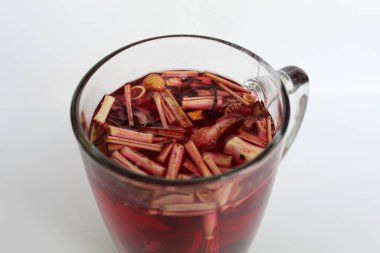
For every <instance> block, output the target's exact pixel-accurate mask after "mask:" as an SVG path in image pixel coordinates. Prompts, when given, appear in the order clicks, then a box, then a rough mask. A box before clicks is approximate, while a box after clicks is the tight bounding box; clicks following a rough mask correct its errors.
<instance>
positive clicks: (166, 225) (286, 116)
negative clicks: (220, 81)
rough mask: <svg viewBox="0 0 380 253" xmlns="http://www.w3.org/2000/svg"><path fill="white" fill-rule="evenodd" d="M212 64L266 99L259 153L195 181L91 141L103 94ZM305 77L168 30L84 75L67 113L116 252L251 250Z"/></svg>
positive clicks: (291, 133) (225, 45) (299, 114)
mask: <svg viewBox="0 0 380 253" xmlns="http://www.w3.org/2000/svg"><path fill="white" fill-rule="evenodd" d="M170 69H180V70H182V69H189V70H200V71H210V72H212V73H216V74H220V75H221V76H225V77H227V78H229V79H231V80H233V81H236V82H237V83H239V84H241V85H243V86H244V87H246V88H248V89H251V90H253V91H254V92H255V93H256V94H257V95H258V96H259V97H260V98H261V99H263V100H264V101H265V102H266V104H267V105H268V109H269V112H270V113H271V115H272V117H273V120H274V124H275V127H276V132H277V133H276V136H275V137H274V138H273V141H272V143H271V144H270V145H269V146H268V147H267V148H266V149H265V150H264V151H263V152H262V153H260V154H259V155H258V156H257V157H256V158H255V159H253V160H251V161H249V162H247V163H245V164H243V165H241V166H240V167H238V168H236V169H234V170H232V171H230V172H227V173H225V174H222V175H218V176H213V177H207V178H196V179H192V180H167V179H164V178H158V177H153V176H141V175H139V174H135V173H133V172H130V171H128V170H125V169H123V167H121V166H120V165H118V164H116V163H114V162H113V161H112V160H110V159H108V158H107V157H106V156H104V155H103V154H102V153H101V152H100V151H99V150H98V149H97V148H96V147H95V146H94V145H92V144H91V143H90V141H89V139H88V132H89V125H90V123H91V117H92V114H93V112H94V110H95V108H96V106H97V105H98V103H99V102H100V101H101V99H102V97H103V95H104V94H109V93H110V92H112V91H114V90H116V89H117V88H119V87H121V86H122V85H123V84H125V83H126V82H127V81H131V80H135V79H138V78H140V77H142V76H144V75H146V74H147V73H150V72H162V71H164V70H170ZM308 86H309V85H308V77H307V75H306V74H305V72H304V71H302V70H301V69H299V68H297V67H293V66H290V67H285V68H283V69H281V70H278V71H275V70H274V69H273V68H272V67H271V66H270V65H269V64H267V63H266V62H265V61H264V60H262V59H261V58H260V57H258V56H257V55H256V54H254V53H252V52H251V51H249V50H247V49H245V48H242V47H240V46H238V45H235V44H232V43H230V42H226V41H223V40H220V39H215V38H211V37H205V36H196V35H169V36H161V37H155V38H150V39H146V40H143V41H139V42H136V43H133V44H130V45H128V46H125V47H123V48H121V49H119V50H116V51H115V52H113V53H111V54H110V55H108V56H106V57H105V58H103V59H102V60H101V61H100V62H98V63H97V64H96V65H95V66H94V67H93V68H92V69H91V70H90V71H89V72H88V73H87V74H86V75H85V76H84V77H83V79H82V80H81V82H80V83H79V86H78V88H77V89H76V91H75V94H74V97H73V101H72V105H71V121H72V126H73V129H74V133H75V136H76V138H77V140H78V142H79V144H80V145H79V146H80V152H81V155H82V158H83V162H84V165H85V168H86V171H87V175H88V178H89V181H90V184H91V187H92V190H93V193H94V195H95V198H96V201H97V204H98V206H99V209H100V212H101V214H102V216H103V219H104V221H105V224H106V225H107V228H108V230H109V232H110V234H111V236H112V238H113V240H114V242H115V244H116V246H117V248H118V249H119V251H120V252H127V253H143V252H147V253H148V252H152V253H153V252H156V253H178V252H181V253H203V252H207V253H217V252H220V253H229V252H231V253H243V252H247V251H248V250H249V248H250V245H251V243H252V241H253V238H254V236H255V234H256V231H257V229H258V226H259V224H260V221H261V218H262V216H263V213H264V211H265V207H266V203H267V201H268V198H269V195H270V192H271V188H272V184H273V181H274V178H275V175H276V171H277V168H278V166H279V163H280V161H281V159H282V157H283V156H284V154H285V153H286V151H287V150H288V148H289V147H290V145H291V144H292V142H293V140H294V138H295V136H296V134H297V131H298V129H299V127H300V125H301V122H302V118H303V115H304V112H305V109H306V103H307V99H308Z"/></svg>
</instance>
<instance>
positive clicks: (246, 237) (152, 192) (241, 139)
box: [90, 71, 275, 253]
mask: <svg viewBox="0 0 380 253" xmlns="http://www.w3.org/2000/svg"><path fill="white" fill-rule="evenodd" d="M90 129H91V132H90V139H91V142H92V143H94V144H95V145H96V146H97V147H98V148H99V149H100V150H101V151H102V152H103V153H104V154H105V155H107V156H109V157H110V158H111V159H112V160H114V161H115V162H116V163H118V164H120V165H121V166H123V168H124V169H125V170H128V171H132V172H134V173H137V174H141V175H146V176H147V177H148V176H154V177H163V178H166V179H167V180H194V179H196V178H200V177H211V176H218V175H221V174H223V173H228V172H229V171H232V170H234V169H236V168H238V167H239V166H240V165H242V164H244V163H246V162H248V161H249V160H252V159H253V158H254V157H256V156H257V154H259V153H260V152H262V150H264V149H265V147H266V146H267V145H268V143H270V142H271V141H272V137H273V135H274V134H275V129H274V124H273V121H272V118H271V116H270V114H269V113H268V111H267V109H266V107H265V105H264V103H263V102H262V101H259V100H258V99H257V97H256V96H255V94H253V93H251V92H250V91H247V90H246V89H244V88H242V87H241V86H240V85H238V84H236V83H233V82H232V81H230V80H228V79H226V78H222V77H220V76H216V75H214V74H211V73H207V72H205V73H199V72H196V71H169V72H163V73H159V74H157V73H155V74H150V75H147V76H145V77H143V78H141V79H138V80H136V81H133V82H130V83H128V84H126V85H125V86H123V87H121V88H120V89H118V90H116V91H115V92H113V93H112V94H110V95H107V96H105V97H104V98H103V101H102V103H101V104H99V106H98V108H97V110H96V111H95V113H94V116H93V120H92V124H91V128H90ZM268 171H270V172H268ZM268 173H270V174H268ZM273 174H274V171H273V170H266V169H262V170H258V171H256V172H255V173H252V174H249V175H247V177H246V178H241V177H240V178H237V179H236V181H232V182H229V183H228V185H223V181H221V182H220V184H219V185H218V184H216V183H215V184H214V185H213V186H212V187H208V186H207V185H200V186H199V189H194V187H192V189H189V191H188V192H186V191H185V192H176V191H175V190H174V188H173V191H172V192H170V191H171V189H170V187H167V188H165V190H162V189H161V190H160V189H155V188H154V187H152V188H151V189H142V188H143V187H142V188H141V187H140V186H138V185H137V186H126V185H127V184H125V185H124V184H123V185H121V184H120V183H117V180H114V179H113V177H114V175H111V176H110V175H109V174H107V173H104V174H102V173H97V174H94V175H90V181H91V184H92V187H93V190H94V193H95V196H96V199H97V201H98V204H99V206H100V209H101V212H102V215H103V217H104V219H105V221H106V224H107V226H108V229H109V230H110V232H111V234H112V236H113V239H114V240H115V242H116V244H117V245H118V246H119V248H120V249H124V250H125V249H127V251H126V252H129V253H135V252H136V253H138V252H141V253H142V252H157V253H161V252H162V253H171V252H173V253H174V252H181V253H197V252H199V253H201V252H208V253H217V252H223V253H227V252H231V253H232V252H235V253H236V252H245V251H246V250H247V249H248V248H249V246H250V244H251V241H252V238H253V237H254V235H255V233H256V230H257V228H258V225H259V222H260V220H261V216H262V214H263V212H264V209H265V205H266V202H267V200H268V197H269V194H270V189H271V185H272V183H273ZM168 192H169V193H168Z"/></svg>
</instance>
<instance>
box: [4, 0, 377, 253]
mask: <svg viewBox="0 0 380 253" xmlns="http://www.w3.org/2000/svg"><path fill="white" fill-rule="evenodd" d="M0 6H1V7H0V33H1V35H0V36H1V37H0V94H1V97H0V252H2V253H8V252H62V253H64V252H91V253H98V252H99V253H100V252H107V253H113V252H116V250H115V247H114V245H113V243H112V241H111V239H110V237H109V235H108V233H107V231H106V229H105V226H104V224H103V222H102V220H101V218H100V215H99V212H98V210H97V207H96V205H95V201H94V199H93V197H92V194H91V191H90V187H89V184H88V182H87V179H86V176H85V173H84V169H83V166H82V163H81V159H80V157H79V152H78V149H77V145H76V141H75V139H74V136H73V134H72V131H71V125H70V121H69V104H70V100H71V96H72V94H73V92H74V89H75V87H76V85H77V83H78V82H79V80H80V78H81V77H82V76H83V75H84V74H85V72H86V71H87V70H88V69H89V68H90V67H91V66H92V65H93V64H95V63H96V62H97V61H98V60H99V59H100V58H102V57H103V56H105V55H106V54H108V53H110V52H111V51H113V50H115V49H117V48H119V47H121V46H124V45H126V44H128V43H131V42H134V41H136V40H140V39H143V38H147V37H151V36H156V35H164V34H173V33H192V34H202V35H209V36H214V37H219V38H222V39H225V40H228V41H232V42H235V43H237V44H240V45H242V46H244V47H246V48H248V49H251V50H252V51H254V52H256V53H257V54H258V55H260V56H262V57H263V58H264V59H265V60H267V61H268V62H269V63H270V64H272V66H274V67H275V68H280V67H283V66H286V65H290V64H293V65H297V66H300V67H302V68H303V69H304V70H305V71H306V72H307V73H308V74H309V77H310V82H311V97H310V98H311V99H310V103H309V107H308V111H307V116H306V118H305V122H304V125H303V127H302V129H301V131H300V133H299V136H298V138H297V140H296V142H295V144H294V146H293V147H292V149H291V151H290V152H289V153H288V155H287V157H286V158H285V159H284V160H283V163H282V165H281V168H280V171H279V174H278V177H277V180H276V184H275V187H274V190H273V194H272V197H271V200H270V203H269V206H268V209H267V213H266V215H265V218H264V220H263V223H262V226H261V229H260V231H259V233H258V236H257V238H256V240H255V243H254V245H253V248H252V252H255V253H267V252H270V253H276V252H289V253H305V252H308V253H317V252H318V253H319V252H324V253H325V252H344V253H351V252H352V253H357V252H368V253H372V252H380V242H379V238H378V236H379V235H380V165H379V164H380V158H379V157H380V148H379V143H380V136H379V135H380V134H379V131H380V119H379V118H380V113H379V112H380V76H379V72H380V5H379V1H377V0H361V1H354V0H331V1H322V0H320V1H312V0H288V1H268V0H265V1H264V0H262V1H237V0H235V1H220V0H219V1H217V0H215V1H211V0H208V1H205V0H203V1H200V0H199V1H191V0H187V1H183V0H179V1H178V0H177V1H174V0H173V1H141V0H140V1H128V0H124V1H94V0H93V1H79V0H78V1H67V0H66V1H63V0H56V1H42V0H36V1H10V0H9V1H8V0H5V1H4V0H2V1H1V2H0Z"/></svg>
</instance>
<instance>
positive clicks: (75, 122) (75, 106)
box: [70, 34, 290, 186]
mask: <svg viewBox="0 0 380 253" xmlns="http://www.w3.org/2000/svg"><path fill="white" fill-rule="evenodd" d="M168 38H197V39H205V40H211V41H215V42H219V43H222V44H224V45H227V46H230V47H232V48H235V49H237V50H239V51H241V52H243V53H245V54H247V55H249V56H250V57H252V58H253V59H255V60H256V61H258V62H259V63H260V64H262V65H263V66H264V67H265V68H266V69H267V70H268V72H269V74H270V75H271V76H272V77H274V81H275V82H277V83H278V84H279V85H280V87H281V92H280V93H281V97H282V100H283V103H284V104H283V113H284V115H283V117H282V119H281V127H280V129H279V130H278V131H277V133H276V135H275V137H274V138H273V141H272V142H271V143H270V144H269V146H268V147H266V148H265V149H264V150H263V151H262V152H261V153H260V154H259V155H257V156H256V157H255V158H254V159H252V160H250V161H248V162H246V163H244V164H242V165H239V166H237V167H235V168H234V169H233V170H231V171H228V172H225V173H223V174H221V175H214V176H210V177H199V178H193V179H191V180H178V179H166V178H162V177H156V176H150V175H148V176H146V175H140V174H137V173H134V172H132V171H129V170H127V169H125V168H124V167H122V166H121V165H119V164H117V163H115V162H113V161H112V160H111V159H109V158H108V157H107V156H105V155H104V154H103V153H102V152H100V151H99V150H98V149H97V148H96V147H95V145H93V144H92V143H91V142H90V141H89V139H88V137H87V136H86V133H85V131H83V128H82V124H81V119H80V117H81V113H80V112H79V101H80V98H81V95H82V92H83V89H84V87H85V86H86V84H87V82H88V81H89V80H90V79H91V77H92V76H93V75H94V74H95V72H96V71H97V70H98V69H99V68H100V67H101V66H102V65H103V64H105V63H106V62H107V61H108V60H110V59H111V58H113V57H114V56H116V55H118V54H119V53H121V52H123V51H125V50H127V49H128V48H131V47H134V46H137V45H140V44H143V43H145V42H149V41H154V40H160V39H168ZM289 116H290V102H289V98H288V95H287V91H286V88H285V86H284V85H283V84H282V82H281V81H280V79H279V77H278V76H277V74H276V71H275V70H274V69H273V68H272V67H271V66H270V65H269V64H268V63H267V62H266V61H264V60H263V59H262V58H261V57H259V56H258V55H256V54H255V53H253V52H252V51H250V50H248V49H246V48H244V47H241V46H239V45H237V44H234V43H231V42H228V41H225V40H222V39H218V38H214V37H209V36H203V35H193V34H173V35H163V36H156V37H151V38H147V39H144V40H140V41H137V42H134V43H131V44H128V45H126V46H123V47H121V48H119V49H117V50H115V51H113V52H112V53H110V54H108V55H107V56H105V57H104V58H102V59H101V60H100V61H98V62H97V63H96V64H95V65H94V66H93V67H92V68H91V69H90V70H89V71H88V72H87V73H86V74H85V75H84V76H83V78H82V79H81V80H80V82H79V84H78V86H77V88H76V89H75V92H74V95H73V98H72V101H71V109H70V117H71V124H72V128H73V131H74V135H75V137H76V139H77V141H78V142H79V143H80V145H81V147H82V148H83V149H84V151H85V152H86V153H87V154H88V155H89V156H90V157H91V158H92V159H94V160H95V161H96V162H97V163H99V164H100V165H102V167H104V168H105V169H107V170H111V171H112V172H114V173H116V174H118V175H120V176H122V177H127V178H130V179H132V180H136V181H139V182H142V183H148V184H158V185H167V186H189V185H199V184H204V183H211V182H215V181H219V180H224V179H227V178H229V177H232V176H234V175H236V174H240V173H242V172H244V171H245V168H247V167H250V166H254V165H256V164H258V163H259V162H261V161H263V160H264V159H265V158H266V157H267V156H268V155H269V154H270V153H272V151H273V150H275V148H276V147H277V146H278V145H279V144H280V142H281V141H282V139H283V138H284V136H285V133H286V130H287V128H288V125H289Z"/></svg>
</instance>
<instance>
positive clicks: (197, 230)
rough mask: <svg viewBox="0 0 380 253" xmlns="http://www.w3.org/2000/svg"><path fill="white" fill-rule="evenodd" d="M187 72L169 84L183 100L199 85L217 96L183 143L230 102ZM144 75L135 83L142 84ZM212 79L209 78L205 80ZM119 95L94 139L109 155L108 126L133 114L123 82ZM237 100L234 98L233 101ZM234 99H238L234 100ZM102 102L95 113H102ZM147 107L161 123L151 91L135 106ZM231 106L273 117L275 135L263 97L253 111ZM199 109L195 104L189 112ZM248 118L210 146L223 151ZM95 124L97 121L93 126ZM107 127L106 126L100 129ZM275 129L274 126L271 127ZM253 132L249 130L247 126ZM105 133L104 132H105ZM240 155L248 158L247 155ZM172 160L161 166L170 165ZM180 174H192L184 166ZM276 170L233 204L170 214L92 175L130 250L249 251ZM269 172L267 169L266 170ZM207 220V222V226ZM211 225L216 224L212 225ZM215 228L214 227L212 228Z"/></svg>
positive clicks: (119, 239) (118, 237) (120, 240)
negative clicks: (120, 192) (131, 200)
mask: <svg viewBox="0 0 380 253" xmlns="http://www.w3.org/2000/svg"><path fill="white" fill-rule="evenodd" d="M199 77H200V76H198V77H186V78H182V79H181V81H182V85H181V86H171V87H168V89H169V90H170V92H171V93H172V94H173V96H174V97H175V99H176V100H177V101H178V102H179V104H180V103H181V102H180V101H181V100H182V99H183V98H184V97H194V96H199V90H202V91H205V92H208V91H210V90H211V91H212V93H211V94H214V98H215V101H214V103H213V105H212V106H211V108H209V110H203V111H202V114H203V119H201V120H196V121H193V122H192V124H193V127H192V128H190V129H188V130H187V132H186V137H185V140H180V141H178V142H179V143H184V142H186V140H187V139H189V138H191V136H192V134H193V133H194V131H195V129H199V128H202V127H206V126H212V125H214V124H215V122H216V120H217V119H219V118H220V117H222V116H223V115H224V114H227V113H226V105H225V106H224V107H223V106H221V107H220V106H218V104H217V101H216V99H217V95H216V94H217V92H219V91H221V89H220V88H219V87H218V86H217V85H216V83H215V82H214V81H211V80H208V79H203V78H202V77H201V78H199ZM143 79H144V78H141V79H139V80H136V81H134V82H131V83H130V84H131V87H134V86H136V85H141V83H142V81H143ZM204 82H207V83H204ZM111 96H113V97H114V98H115V102H114V104H113V106H112V109H111V111H110V113H109V115H108V117H107V119H106V123H105V124H104V126H102V127H104V131H103V130H101V132H102V133H101V134H100V135H99V136H100V137H99V138H97V140H95V141H94V144H95V145H97V147H98V148H99V149H100V150H101V151H102V152H103V153H105V154H106V155H108V156H109V155H110V152H109V151H108V150H107V145H106V144H105V142H104V135H105V133H106V128H107V126H109V125H113V126H118V127H128V116H127V111H126V109H125V107H126V106H125V104H126V102H125V99H124V89H123V87H122V88H120V89H118V90H116V91H115V92H113V93H112V94H111ZM231 99H232V100H231ZM228 100H231V101H233V98H231V97H228V96H227V97H226V98H223V101H228ZM232 103H234V102H232ZM100 106H101V105H99V107H98V108H97V110H96V111H95V113H94V115H95V114H96V113H97V112H98V110H99V108H100ZM136 108H138V109H137V110H138V111H141V112H144V113H145V114H146V115H148V116H149V117H148V119H145V120H147V122H145V123H146V124H147V125H148V126H151V127H162V125H161V123H160V118H159V115H158V113H157V108H156V105H155V104H154V101H152V99H151V97H149V96H148V98H147V99H145V100H144V101H143V102H141V103H140V104H139V105H138V106H134V109H135V110H136ZM231 110H233V111H234V110H236V111H237V112H239V113H241V115H242V117H248V116H251V115H254V117H256V119H260V118H265V119H268V118H269V119H270V124H271V126H272V128H271V129H272V130H271V134H272V135H274V133H275V130H274V125H273V121H272V119H271V118H270V115H269V113H268V111H267V110H266V108H265V107H264V105H263V103H262V102H261V101H257V102H255V103H254V105H252V106H251V109H250V111H247V110H246V109H244V108H240V109H239V107H238V108H235V107H232V109H231ZM191 111H194V110H192V109H190V110H186V113H187V112H191ZM133 119H134V122H135V126H134V127H135V128H136V129H139V124H141V118H140V117H136V115H135V116H134V118H133ZM243 123H244V120H242V123H241V124H235V125H234V126H233V127H230V128H229V129H228V130H227V131H226V132H224V133H223V134H222V135H221V136H220V137H219V138H218V140H217V143H216V145H215V146H214V147H212V148H208V149H206V151H211V152H215V153H223V147H224V145H225V143H226V142H227V141H228V140H229V138H230V136H231V135H236V134H237V133H238V131H239V129H241V127H242V125H244V124H243ZM94 124H96V123H95V122H92V126H94ZM101 129H103V128H101ZM269 129H270V128H269ZM247 131H248V130H247ZM103 132H104V133H103ZM249 133H250V134H252V135H257V134H258V129H257V128H256V127H251V128H250V129H249ZM198 149H199V150H200V152H203V151H204V150H203V148H202V147H198ZM138 152H140V153H141V154H143V155H145V156H147V157H148V158H150V159H151V160H153V161H157V160H156V159H157V155H158V154H159V153H157V152H153V151H147V150H138ZM186 159H189V160H191V156H190V155H189V154H188V153H187V152H185V153H184V158H183V161H185V160H186ZM241 159H243V160H244V157H242V158H241ZM168 160H169V159H167V160H166V162H164V163H163V164H162V165H163V166H167V164H168ZM239 164H241V161H240V162H239V161H236V160H235V159H234V160H233V163H232V166H231V168H232V169H233V167H236V166H237V165H239ZM179 173H181V174H188V175H190V174H191V173H190V172H189V171H188V170H186V169H185V168H183V167H181V168H180V171H179ZM273 173H274V172H272V173H270V174H267V175H258V177H261V178H260V180H259V181H260V183H259V184H258V185H257V186H256V187H255V188H254V190H252V191H251V192H249V193H248V194H245V196H244V197H242V198H240V199H239V200H237V201H235V202H232V203H228V206H227V205H226V206H221V207H218V208H217V209H216V210H215V211H213V212H209V213H202V214H199V215H197V214H189V215H186V214H181V215H167V214H165V213H162V212H157V211H156V210H153V211H152V210H151V209H150V208H147V207H141V206H138V205H134V204H133V203H128V201H123V200H122V198H121V197H120V195H117V194H115V193H114V192H113V191H110V190H108V189H109V188H112V187H113V186H112V185H111V184H112V183H110V182H108V183H107V182H106V183H104V182H102V183H99V182H98V180H96V179H95V178H96V177H95V178H93V179H91V177H90V180H91V183H92V188H93V191H94V193H95V196H96V199H97V201H98V205H99V207H100V210H101V212H102V215H103V217H104V220H105V222H106V224H107V227H108V229H109V231H110V232H111V234H112V237H113V239H114V241H115V242H116V244H117V245H118V248H119V249H120V250H122V251H123V252H124V251H125V252H127V253H177V252H179V253H204V252H207V253H239V252H246V251H247V250H248V248H249V247H250V244H251V242H252V238H253V237H254V235H255V233H256V231H257V228H258V225H259V223H260V221H261V218H262V215H263V212H264V209H265V206H266V202H267V200H268V197H269V194H270V190H271V186H272V183H273ZM263 174H264V173H263ZM207 224H208V225H207ZM210 224H211V225H210ZM210 230H211V231H210Z"/></svg>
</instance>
